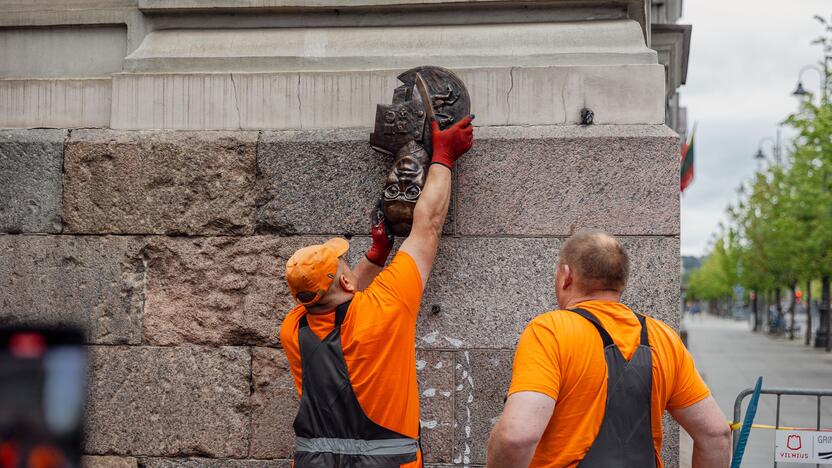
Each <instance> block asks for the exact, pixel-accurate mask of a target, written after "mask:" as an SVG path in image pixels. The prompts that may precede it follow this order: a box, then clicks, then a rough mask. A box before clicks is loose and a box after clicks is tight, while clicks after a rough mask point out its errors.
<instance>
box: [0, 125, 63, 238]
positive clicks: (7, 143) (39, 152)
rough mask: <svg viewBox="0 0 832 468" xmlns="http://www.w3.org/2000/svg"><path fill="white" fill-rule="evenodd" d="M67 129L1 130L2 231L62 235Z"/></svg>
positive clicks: (0, 224)
mask: <svg viewBox="0 0 832 468" xmlns="http://www.w3.org/2000/svg"><path fill="white" fill-rule="evenodd" d="M66 133H67V132H66V130H0V232H15V233H17V232H40V233H58V232H61V192H62V180H61V178H62V170H63V157H64V140H66Z"/></svg>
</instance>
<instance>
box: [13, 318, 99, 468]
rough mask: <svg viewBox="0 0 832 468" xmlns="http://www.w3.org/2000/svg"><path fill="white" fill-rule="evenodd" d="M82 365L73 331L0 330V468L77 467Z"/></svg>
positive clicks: (82, 355)
mask: <svg viewBox="0 0 832 468" xmlns="http://www.w3.org/2000/svg"><path fill="white" fill-rule="evenodd" d="M86 361H87V356H86V351H85V349H84V347H83V334H82V333H81V332H80V331H78V330H70V329H56V328H51V329H50V328H4V329H0V468H74V467H77V466H79V460H80V449H81V429H82V427H83V423H82V421H83V414H84V399H85V397H86V375H87V374H86V364H87V362H86Z"/></svg>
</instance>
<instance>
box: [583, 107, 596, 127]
mask: <svg viewBox="0 0 832 468" xmlns="http://www.w3.org/2000/svg"><path fill="white" fill-rule="evenodd" d="M594 120H595V112H592V109H589V108H586V107H584V108H583V109H581V125H592V123H593V121H594Z"/></svg>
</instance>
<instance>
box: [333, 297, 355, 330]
mask: <svg viewBox="0 0 832 468" xmlns="http://www.w3.org/2000/svg"><path fill="white" fill-rule="evenodd" d="M351 303H352V299H350V300H349V301H347V302H344V303H343V304H341V305H339V306H338V307H336V308H335V326H336V327H340V326H341V324H342V323H344V319H345V318H347V311H348V310H349V309H350V304H351Z"/></svg>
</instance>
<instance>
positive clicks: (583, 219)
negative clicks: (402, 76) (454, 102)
mask: <svg viewBox="0 0 832 468" xmlns="http://www.w3.org/2000/svg"><path fill="white" fill-rule="evenodd" d="M677 145H678V137H677V135H676V134H675V133H673V132H672V131H671V130H669V129H668V128H667V127H665V126H650V125H643V126H624V125H604V126H588V127H576V126H547V127H488V128H479V129H477V131H476V133H475V143H474V148H473V150H472V151H471V153H470V154H467V155H466V156H465V157H463V158H462V159H461V160H460V162H459V163H458V164H459V167H458V174H457V184H458V186H457V202H456V203H457V206H456V208H457V218H456V229H457V233H458V234H460V235H476V236H491V235H522V236H535V235H544V236H550V235H569V234H570V233H571V232H572V230H573V229H576V228H580V227H595V228H600V229H604V230H607V231H609V232H611V233H613V234H626V235H678V234H679V196H678V192H679V174H678V172H679V157H678V153H679V151H678V146H677Z"/></svg>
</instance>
